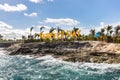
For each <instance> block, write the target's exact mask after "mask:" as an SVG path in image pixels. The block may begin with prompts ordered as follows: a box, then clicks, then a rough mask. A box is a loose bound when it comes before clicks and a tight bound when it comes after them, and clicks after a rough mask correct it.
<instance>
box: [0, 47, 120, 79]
mask: <svg viewBox="0 0 120 80" xmlns="http://www.w3.org/2000/svg"><path fill="white" fill-rule="evenodd" d="M5 53H7V52H6V51H3V49H0V80H120V64H105V63H101V64H98V63H78V62H76V63H71V62H65V61H62V60H59V59H55V58H53V57H52V56H44V57H40V58H34V57H30V56H28V55H27V56H9V55H5Z"/></svg>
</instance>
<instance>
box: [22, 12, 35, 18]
mask: <svg viewBox="0 0 120 80" xmlns="http://www.w3.org/2000/svg"><path fill="white" fill-rule="evenodd" d="M24 16H28V17H36V16H37V13H36V12H33V13H31V14H28V13H24Z"/></svg>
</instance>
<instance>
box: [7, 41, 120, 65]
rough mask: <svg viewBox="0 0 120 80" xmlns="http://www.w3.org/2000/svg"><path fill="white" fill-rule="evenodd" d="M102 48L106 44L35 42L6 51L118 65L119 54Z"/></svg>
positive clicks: (13, 46) (16, 45)
mask: <svg viewBox="0 0 120 80" xmlns="http://www.w3.org/2000/svg"><path fill="white" fill-rule="evenodd" d="M99 44H100V45H99ZM107 45H108V44H107ZM112 45H113V44H112ZM110 46H111V44H110ZM110 46H109V47H110ZM104 47H106V44H103V43H98V44H97V42H96V43H95V42H36V43H24V44H15V45H12V46H10V47H9V48H8V49H7V50H8V51H10V52H11V53H10V54H9V55H20V54H21V55H35V56H45V55H52V56H53V57H55V58H61V59H63V60H65V61H71V62H95V63H103V62H104V63H120V54H116V53H114V52H110V51H108V50H106V51H105V50H101V48H103V49H105V48H104ZM118 49H119V48H118Z"/></svg>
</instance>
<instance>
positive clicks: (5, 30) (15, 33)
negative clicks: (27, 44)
mask: <svg viewBox="0 0 120 80" xmlns="http://www.w3.org/2000/svg"><path fill="white" fill-rule="evenodd" d="M29 30H30V29H29ZM29 30H28V29H26V30H22V29H14V28H13V26H11V25H9V24H7V23H5V22H2V21H0V34H2V35H3V38H4V39H13V38H14V37H15V38H18V39H20V38H21V37H22V35H26V36H27V35H28V34H29V33H30V31H29Z"/></svg>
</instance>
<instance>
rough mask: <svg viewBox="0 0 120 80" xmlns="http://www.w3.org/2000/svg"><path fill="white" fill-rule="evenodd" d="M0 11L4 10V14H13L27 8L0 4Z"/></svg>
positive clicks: (21, 5)
mask: <svg viewBox="0 0 120 80" xmlns="http://www.w3.org/2000/svg"><path fill="white" fill-rule="evenodd" d="M0 10H4V11H6V12H15V11H19V12H20V11H24V10H27V6H25V5H24V4H17V5H16V6H11V5H9V4H7V3H5V4H4V5H2V4H0Z"/></svg>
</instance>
